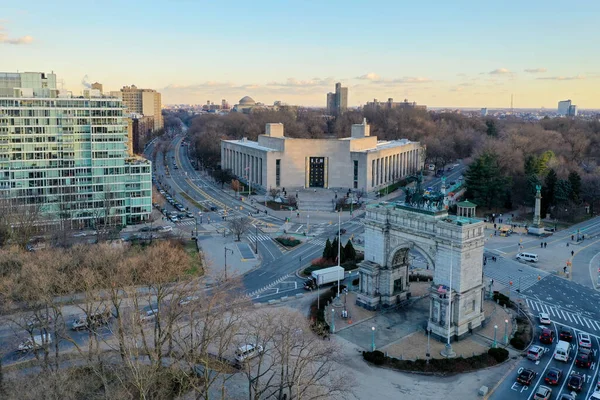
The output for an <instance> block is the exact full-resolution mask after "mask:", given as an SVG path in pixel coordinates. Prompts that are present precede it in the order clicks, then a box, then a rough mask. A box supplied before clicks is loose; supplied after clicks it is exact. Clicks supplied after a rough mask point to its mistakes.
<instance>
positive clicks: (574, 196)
mask: <svg viewBox="0 0 600 400" xmlns="http://www.w3.org/2000/svg"><path fill="white" fill-rule="evenodd" d="M568 180H569V183H570V184H571V200H573V201H574V202H575V203H579V199H580V196H581V176H579V174H578V173H577V172H576V171H571V173H569V178H568Z"/></svg>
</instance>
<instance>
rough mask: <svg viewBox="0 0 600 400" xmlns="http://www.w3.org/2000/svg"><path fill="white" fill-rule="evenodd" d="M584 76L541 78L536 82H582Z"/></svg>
mask: <svg viewBox="0 0 600 400" xmlns="http://www.w3.org/2000/svg"><path fill="white" fill-rule="evenodd" d="M585 78H586V77H585V75H576V76H546V77H542V78H536V79H538V80H548V81H577V80H584V79H585Z"/></svg>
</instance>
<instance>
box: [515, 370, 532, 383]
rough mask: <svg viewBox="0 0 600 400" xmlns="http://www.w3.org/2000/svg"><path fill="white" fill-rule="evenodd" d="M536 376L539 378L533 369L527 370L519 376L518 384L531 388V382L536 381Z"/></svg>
mask: <svg viewBox="0 0 600 400" xmlns="http://www.w3.org/2000/svg"><path fill="white" fill-rule="evenodd" d="M536 376H537V372H535V371H534V370H532V369H529V368H525V369H524V370H522V371H521V373H520V374H519V375H518V376H517V382H519V383H520V384H521V385H525V386H529V385H531V382H533V380H534V379H535V377H536Z"/></svg>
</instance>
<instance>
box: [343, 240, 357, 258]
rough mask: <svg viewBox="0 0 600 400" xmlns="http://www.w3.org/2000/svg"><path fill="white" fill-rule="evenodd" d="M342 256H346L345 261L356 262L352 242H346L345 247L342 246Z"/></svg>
mask: <svg viewBox="0 0 600 400" xmlns="http://www.w3.org/2000/svg"><path fill="white" fill-rule="evenodd" d="M344 255H345V256H346V260H347V261H355V260H356V250H354V246H353V245H352V242H351V241H349V240H348V242H347V243H346V246H344Z"/></svg>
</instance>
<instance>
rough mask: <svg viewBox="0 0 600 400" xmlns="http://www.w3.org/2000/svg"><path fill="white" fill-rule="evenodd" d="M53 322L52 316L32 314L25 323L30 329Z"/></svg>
mask: <svg viewBox="0 0 600 400" xmlns="http://www.w3.org/2000/svg"><path fill="white" fill-rule="evenodd" d="M51 323H52V316H50V315H46V314H41V315H32V316H30V317H29V318H27V319H26V320H25V324H26V325H27V328H28V329H36V328H42V327H46V326H48V325H50V324H51Z"/></svg>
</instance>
